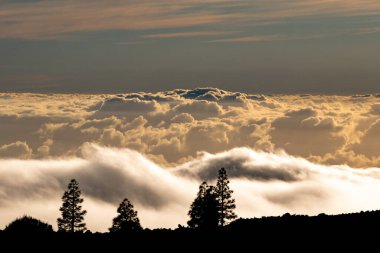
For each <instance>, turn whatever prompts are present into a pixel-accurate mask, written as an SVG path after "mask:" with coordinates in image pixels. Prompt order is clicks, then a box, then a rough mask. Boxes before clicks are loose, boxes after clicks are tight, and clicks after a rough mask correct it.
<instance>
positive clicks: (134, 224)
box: [109, 199, 142, 232]
mask: <svg viewBox="0 0 380 253" xmlns="http://www.w3.org/2000/svg"><path fill="white" fill-rule="evenodd" d="M117 212H118V213H119V215H118V216H116V217H115V218H114V219H113V224H112V227H111V228H109V231H110V232H130V231H138V230H141V229H142V227H141V225H140V220H139V218H138V217H137V211H135V210H134V209H133V205H132V204H131V202H130V201H129V200H128V199H124V200H123V201H122V202H121V203H120V205H119V208H118V209H117Z"/></svg>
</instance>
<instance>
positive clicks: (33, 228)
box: [4, 215, 53, 234]
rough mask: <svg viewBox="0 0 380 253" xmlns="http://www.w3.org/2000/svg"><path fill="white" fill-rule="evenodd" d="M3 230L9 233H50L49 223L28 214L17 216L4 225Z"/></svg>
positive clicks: (51, 229)
mask: <svg viewBox="0 0 380 253" xmlns="http://www.w3.org/2000/svg"><path fill="white" fill-rule="evenodd" d="M4 231H5V232H10V233H28V234H29V233H30V234H35V233H52V232H53V228H52V226H51V225H49V224H47V223H45V222H43V221H40V220H38V219H35V218H33V217H30V216H26V215H25V216H23V217H21V218H18V219H16V220H14V221H12V222H11V223H9V225H7V226H6V228H5V230H4Z"/></svg>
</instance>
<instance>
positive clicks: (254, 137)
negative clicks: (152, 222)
mask: <svg viewBox="0 0 380 253" xmlns="http://www.w3.org/2000/svg"><path fill="white" fill-rule="evenodd" d="M26 100H27V101H29V102H28V104H25V101H26ZM379 105H380V98H379V96H378V95H376V94H374V95H360V96H311V95H267V96H264V95H260V94H246V93H241V92H229V91H224V90H220V89H216V88H198V89H193V90H184V89H176V90H172V91H166V92H157V93H147V92H139V93H126V94H118V95H70V94H67V95H48V94H2V95H1V96H0V108H1V109H2V110H1V111H0V119H1V122H2V124H1V125H0V137H1V138H0V157H2V158H22V159H40V158H57V157H65V158H67V157H80V156H81V154H82V152H81V149H82V147H83V146H84V145H85V144H86V143H97V144H99V145H103V146H109V147H117V148H130V149H134V150H136V151H138V152H140V153H142V154H144V155H145V156H147V157H149V158H150V159H152V160H153V161H155V162H156V163H158V164H160V165H163V166H176V165H179V164H182V163H184V162H187V161H190V160H192V159H194V158H196V157H197V153H198V152H200V151H206V152H211V153H216V152H221V151H225V150H229V149H232V148H234V147H250V148H253V149H255V150H262V151H267V152H273V151H276V150H284V151H286V152H287V153H289V154H291V155H297V156H301V157H304V158H306V159H308V160H310V161H313V162H318V163H322V164H327V165H331V164H348V165H349V166H352V167H363V168H365V167H379V166H380V152H379V150H380V145H379V143H380V140H379V138H378V136H380V127H379V126H380V123H379V122H380V113H379V112H378V111H379V108H378V107H379Z"/></svg>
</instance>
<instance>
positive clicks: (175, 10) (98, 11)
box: [0, 0, 380, 40]
mask: <svg viewBox="0 0 380 253" xmlns="http://www.w3.org/2000/svg"><path fill="white" fill-rule="evenodd" d="M379 13H380V3H379V2H378V1H375V0H364V1H363V0H362V1H358V0H350V1H347V0H345V1H343V0H329V1H326V0H309V1H301V0H285V1H281V2H279V1H272V0H271V1H267V0H266V1H264V0H257V1H246V0H239V1H229V0H204V1H198V0H177V1H173V0H157V1H153V0H144V1H132V0H129V1H120V0H111V1H106V2H104V1H99V0H95V1H88V0H79V1H78V0H77V1H74V0H67V1H35V2H27V3H25V2H18V3H10V2H8V1H7V2H5V3H0V21H1V22H0V38H21V39H35V40H36V39H37V40H41V39H59V38H64V37H68V36H72V35H73V34H75V33H79V32H95V31H108V30H140V29H162V28H181V27H193V26H209V25H215V26H219V27H225V26H226V25H232V26H239V27H246V29H248V28H247V26H246V25H247V24H260V23H265V24H268V23H270V22H288V21H289V20H291V19H295V18H306V17H315V16H324V17H326V16H331V17H349V16H374V15H379ZM203 30H204V29H203ZM174 33H177V32H173V34H174ZM199 33H200V32H198V34H196V32H194V34H193V35H194V36H200V35H199ZM148 36H149V35H148ZM157 36H158V35H157ZM162 36H164V35H162ZM167 36H170V35H167ZM189 36H190V35H189ZM182 37H183V36H182Z"/></svg>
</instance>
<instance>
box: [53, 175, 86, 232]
mask: <svg viewBox="0 0 380 253" xmlns="http://www.w3.org/2000/svg"><path fill="white" fill-rule="evenodd" d="M80 196H81V191H80V190H79V185H78V183H77V181H76V180H75V179H72V180H71V181H70V183H69V185H68V187H67V191H65V193H64V194H63V197H62V201H63V204H62V207H61V208H60V209H59V211H61V214H62V218H58V220H57V223H58V231H64V232H84V231H86V224H85V223H84V222H83V220H84V215H85V214H86V213H87V211H86V210H83V211H82V206H81V205H80V204H81V203H82V202H83V198H81V197H80Z"/></svg>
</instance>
